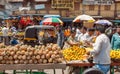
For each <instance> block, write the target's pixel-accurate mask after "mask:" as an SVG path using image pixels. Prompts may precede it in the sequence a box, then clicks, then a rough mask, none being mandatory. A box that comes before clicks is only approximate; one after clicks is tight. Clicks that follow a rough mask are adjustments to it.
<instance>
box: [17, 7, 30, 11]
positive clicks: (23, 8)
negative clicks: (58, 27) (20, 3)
mask: <svg viewBox="0 0 120 74" xmlns="http://www.w3.org/2000/svg"><path fill="white" fill-rule="evenodd" d="M30 9H31V8H30V7H19V11H23V10H28V11H29V10H30Z"/></svg>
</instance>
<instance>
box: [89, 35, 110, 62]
mask: <svg viewBox="0 0 120 74" xmlns="http://www.w3.org/2000/svg"><path fill="white" fill-rule="evenodd" d="M110 50H111V45H110V41H109V38H108V37H107V36H106V35H105V34H101V35H99V36H98V37H97V38H96V42H95V44H94V46H93V50H92V51H90V54H91V55H93V63H97V64H110V63H111V61H110Z"/></svg>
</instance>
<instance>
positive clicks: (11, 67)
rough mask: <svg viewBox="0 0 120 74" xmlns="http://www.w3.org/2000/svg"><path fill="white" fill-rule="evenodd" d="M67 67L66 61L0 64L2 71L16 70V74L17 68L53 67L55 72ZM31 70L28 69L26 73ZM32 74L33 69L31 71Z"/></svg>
mask: <svg viewBox="0 0 120 74" xmlns="http://www.w3.org/2000/svg"><path fill="white" fill-rule="evenodd" d="M65 68H66V64H65V63H61V64H0V71H3V70H14V74H16V70H41V69H43V70H44V69H53V70H54V74H56V73H55V69H62V70H64V69H65ZM28 73H29V72H28V71H26V74H28ZM31 74H32V71H31ZM63 74H64V72H63Z"/></svg>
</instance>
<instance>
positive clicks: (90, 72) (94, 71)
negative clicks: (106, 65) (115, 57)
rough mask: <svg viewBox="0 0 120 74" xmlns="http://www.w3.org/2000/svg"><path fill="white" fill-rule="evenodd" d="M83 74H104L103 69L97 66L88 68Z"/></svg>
mask: <svg viewBox="0 0 120 74" xmlns="http://www.w3.org/2000/svg"><path fill="white" fill-rule="evenodd" d="M83 74H104V73H103V72H102V71H101V70H98V69H95V68H89V69H86V70H85V71H84V72H83Z"/></svg>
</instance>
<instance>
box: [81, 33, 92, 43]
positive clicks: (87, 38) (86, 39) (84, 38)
mask: <svg viewBox="0 0 120 74" xmlns="http://www.w3.org/2000/svg"><path fill="white" fill-rule="evenodd" d="M92 38H93V36H90V35H89V34H88V32H87V33H85V34H84V35H83V36H82V37H81V41H90V42H91V41H92Z"/></svg>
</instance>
